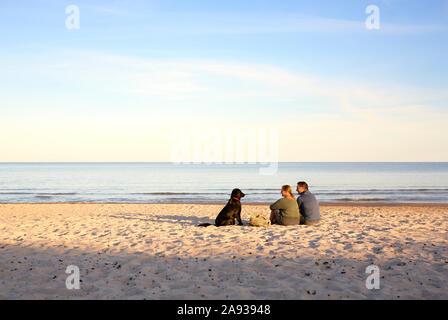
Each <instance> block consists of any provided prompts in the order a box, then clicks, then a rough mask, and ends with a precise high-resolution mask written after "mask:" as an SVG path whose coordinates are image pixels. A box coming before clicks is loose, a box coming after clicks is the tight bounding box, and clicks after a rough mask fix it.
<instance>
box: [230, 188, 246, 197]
mask: <svg viewBox="0 0 448 320" xmlns="http://www.w3.org/2000/svg"><path fill="white" fill-rule="evenodd" d="M244 196H245V194H244V193H243V191H241V190H240V189H233V190H232V195H231V197H232V198H237V199H241V198H244Z"/></svg>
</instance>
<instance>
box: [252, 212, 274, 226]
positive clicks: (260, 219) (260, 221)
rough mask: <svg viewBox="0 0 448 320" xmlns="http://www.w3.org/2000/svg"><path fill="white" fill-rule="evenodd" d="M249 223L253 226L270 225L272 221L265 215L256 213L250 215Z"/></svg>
mask: <svg viewBox="0 0 448 320" xmlns="http://www.w3.org/2000/svg"><path fill="white" fill-rule="evenodd" d="M249 225H250V226H253V227H269V226H270V225H271V221H270V220H269V219H268V218H266V217H265V216H264V215H262V214H259V213H256V214H253V215H252V216H251V217H250V220H249Z"/></svg>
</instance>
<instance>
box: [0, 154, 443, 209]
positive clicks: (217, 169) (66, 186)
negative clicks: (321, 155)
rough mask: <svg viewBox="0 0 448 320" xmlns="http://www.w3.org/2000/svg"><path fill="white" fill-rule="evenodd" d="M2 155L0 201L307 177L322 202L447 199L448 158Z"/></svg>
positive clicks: (128, 199)
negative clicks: (53, 159)
mask: <svg viewBox="0 0 448 320" xmlns="http://www.w3.org/2000/svg"><path fill="white" fill-rule="evenodd" d="M263 167H267V165H266V164H265V165H263V164H229V163H227V164H205V163H202V164H194V163H191V164H175V163H169V162H164V163H162V162H157V163H155V162H150V163H98V162H95V163H67V162H64V163H0V203H62V202H69V203H224V202H225V201H227V199H229V195H230V192H231V191H232V189H233V188H240V189H241V190H242V191H243V192H245V193H246V197H245V198H244V199H243V202H247V203H267V202H272V201H275V200H277V199H279V198H280V197H281V195H280V189H281V187H282V185H285V184H289V185H291V186H292V187H293V190H295V187H296V184H297V182H299V181H306V182H307V183H308V184H309V186H310V191H311V192H312V193H314V194H315V195H316V197H317V198H318V200H319V201H320V202H366V203H367V202H368V203H375V202H381V203H448V162H437V163H423V162H419V163H411V162H405V163H399V162H388V163H386V162H382V163H379V162H372V163H367V162H355V163H351V162H350V163H349V162H334V163H331V162H322V163H319V162H312V163H304V162H282V163H279V164H278V168H277V169H276V170H275V172H271V174H262V173H261V171H262V170H260V169H261V168H263Z"/></svg>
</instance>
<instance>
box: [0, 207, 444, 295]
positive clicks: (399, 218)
mask: <svg viewBox="0 0 448 320" xmlns="http://www.w3.org/2000/svg"><path fill="white" fill-rule="evenodd" d="M222 206H223V205H222V204H219V205H200V204H1V205H0V299H448V290H447V284H448V241H447V240H448V238H447V230H448V205H393V206H387V205H372V204H370V205H365V206H364V205H359V204H351V205H335V204H327V205H323V206H321V213H322V217H323V221H322V224H321V225H320V226H294V227H283V226H271V227H267V228H255V227H250V226H247V223H248V221H249V217H250V216H251V215H252V214H254V213H263V214H266V215H268V214H269V210H268V207H267V206H263V205H247V204H244V203H243V213H242V216H243V220H244V223H245V224H246V225H245V226H243V227H239V226H233V227H225V228H216V227H208V228H198V227H196V225H197V224H199V223H202V222H212V221H213V219H214V218H215V216H216V214H217V213H218V212H219V210H220V209H221V208H222ZM69 265H75V266H78V267H79V269H80V279H81V284H80V285H81V288H80V289H79V290H68V289H67V288H66V285H65V281H66V278H67V276H68V275H67V274H66V273H65V271H66V268H67V266H69ZM369 265H377V266H378V267H379V269H380V279H381V282H380V289H379V290H368V289H367V288H366V286H365V280H366V278H367V277H368V274H366V273H365V272H366V267H367V266H369Z"/></svg>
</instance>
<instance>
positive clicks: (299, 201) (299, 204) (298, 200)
mask: <svg viewBox="0 0 448 320" xmlns="http://www.w3.org/2000/svg"><path fill="white" fill-rule="evenodd" d="M302 204H303V200H302V198H301V197H298V198H297V205H298V206H299V212H300V214H301V215H302V216H303V212H302Z"/></svg>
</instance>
